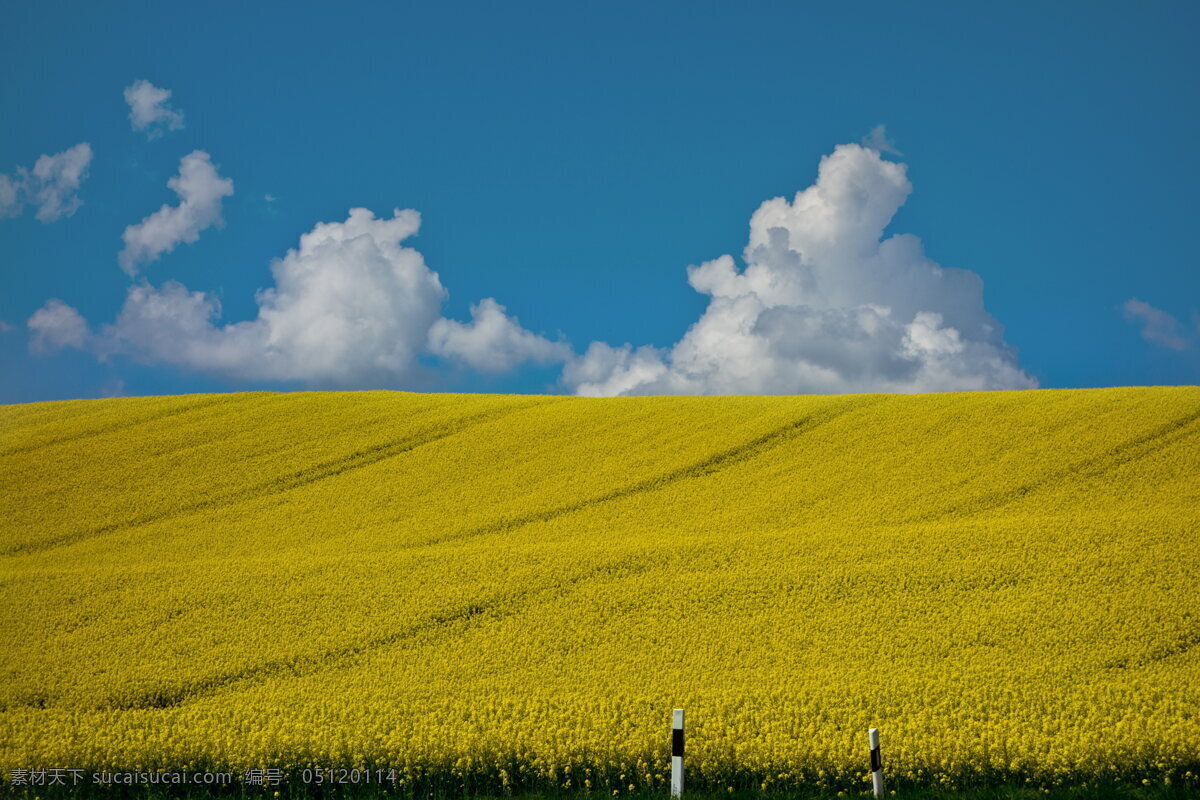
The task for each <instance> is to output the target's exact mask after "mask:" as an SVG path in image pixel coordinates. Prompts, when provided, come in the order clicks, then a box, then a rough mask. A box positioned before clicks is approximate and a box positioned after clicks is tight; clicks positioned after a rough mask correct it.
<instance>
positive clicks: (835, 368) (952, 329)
mask: <svg viewBox="0 0 1200 800" xmlns="http://www.w3.org/2000/svg"><path fill="white" fill-rule="evenodd" d="M911 190H912V185H911V184H910V183H909V181H908V178H907V177H906V175H905V167H904V165H903V164H898V163H894V162H890V161H886V160H884V159H883V158H881V157H880V153H879V151H878V150H877V149H873V148H869V147H863V146H859V145H855V144H846V145H841V146H839V147H837V148H836V149H835V150H834V152H833V153H832V154H830V155H828V156H826V157H825V158H823V159H822V160H821V165H820V169H819V172H818V177H817V182H816V183H815V184H814V185H813V186H811V187H809V188H807V189H805V190H804V191H802V192H799V193H798V194H797V195H796V196H795V198H794V199H793V200H792V201H791V202H788V201H787V200H786V199H785V198H782V197H778V198H775V199H773V200H768V201H767V202H765V203H763V204H762V205H761V206H760V207H759V208H758V210H757V211H756V212H755V213H754V215H753V217H752V218H751V220H750V241H749V243H748V244H747V245H746V248H745V251H744V253H743V259H744V262H745V265H746V266H745V268H744V269H741V270H739V268H738V266H737V264H736V263H735V262H734V259H733V258H732V257H731V256H728V255H724V256H721V257H720V258H717V259H715V260H713V261H709V262H706V263H703V264H700V265H699V266H693V267H690V268H689V269H688V282H689V283H690V284H691V286H692V288H694V289H695V290H696V291H698V292H702V293H704V294H707V295H709V297H710V298H711V299H710V301H709V304H708V307H707V308H706V310H705V311H704V313H703V314H702V315H701V317H700V318H699V319H698V320H697V321H696V322H695V323H693V324H692V326H691V327H690V328H689V329H688V331H687V332H686V333H685V334H684V336H683V338H682V339H680V340H679V341H678V342H677V343H676V344H674V345H673V346H671V347H669V348H664V349H660V348H654V347H650V346H643V347H639V348H636V349H635V348H633V347H632V346H630V345H628V344H626V345H624V346H622V347H612V346H610V345H608V344H605V343H603V342H594V343H592V345H591V346H590V347H589V348H588V349H587V351H586V353H584V355H583V356H581V357H578V358H575V359H573V360H572V361H571V362H570V363H568V364H567V366H566V368H565V369H564V371H563V382H564V384H565V385H566V386H567V387H568V388H570V389H572V390H574V391H575V392H576V393H578V394H582V395H592V396H604V395H618V394H802V393H843V392H877V391H878V392H924V391H950V390H970V389H1023V388H1033V387H1035V386H1037V382H1036V381H1035V380H1034V379H1033V378H1032V377H1031V376H1029V375H1027V374H1026V373H1025V372H1024V371H1022V370H1021V368H1020V366H1019V365H1018V363H1017V360H1016V357H1015V355H1014V353H1013V351H1012V350H1011V348H1009V347H1008V346H1007V345H1006V344H1005V342H1004V339H1003V331H1002V328H1001V326H1000V324H999V323H998V322H997V321H996V320H995V319H994V318H993V317H992V316H991V315H990V314H988V313H987V311H986V310H984V307H983V282H982V281H981V280H980V278H979V276H978V275H976V274H975V273H973V272H969V271H966V270H959V269H949V268H944V267H941V266H939V265H938V264H936V263H934V262H933V261H931V260H930V259H929V258H927V257H926V256H925V253H924V251H923V248H922V246H921V242H920V240H919V239H918V238H917V237H915V236H912V235H908V234H900V235H894V236H889V237H887V238H883V232H884V229H885V228H886V227H887V225H888V223H889V222H890V221H891V219H892V216H893V215H894V214H895V213H896V211H897V210H898V209H899V208H900V206H901V205H903V203H904V201H905V200H906V199H907V197H908V195H909V193H910V192H911Z"/></svg>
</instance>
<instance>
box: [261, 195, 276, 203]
mask: <svg viewBox="0 0 1200 800" xmlns="http://www.w3.org/2000/svg"><path fill="white" fill-rule="evenodd" d="M278 199H279V198H278V197H276V196H275V195H273V194H264V195H263V200H266V201H267V202H268V203H274V202H275V201H276V200H278Z"/></svg>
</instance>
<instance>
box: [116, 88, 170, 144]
mask: <svg viewBox="0 0 1200 800" xmlns="http://www.w3.org/2000/svg"><path fill="white" fill-rule="evenodd" d="M170 97H171V92H170V91H169V90H167V89H160V88H159V87H157V86H155V85H154V84H153V83H151V82H150V81H146V80H141V81H134V82H133V83H131V84H129V85H128V86H126V87H125V102H126V103H128V104H129V121H130V123H132V125H133V129H134V130H135V131H145V132H146V138H148V139H157V138H158V137H160V136H162V135H163V133H165V132H166V131H177V130H179V129H180V128H182V127H183V114H182V113H180V112H179V111H177V110H176V109H174V108H171V107H170V106H169V105H167V100H168V99H170Z"/></svg>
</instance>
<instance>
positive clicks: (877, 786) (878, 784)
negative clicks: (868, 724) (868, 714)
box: [870, 728, 883, 797]
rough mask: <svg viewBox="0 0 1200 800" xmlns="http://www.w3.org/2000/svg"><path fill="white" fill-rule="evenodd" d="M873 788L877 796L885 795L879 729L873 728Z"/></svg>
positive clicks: (871, 735)
mask: <svg viewBox="0 0 1200 800" xmlns="http://www.w3.org/2000/svg"><path fill="white" fill-rule="evenodd" d="M870 739H871V788H872V789H874V790H875V796H876V797H883V760H882V759H881V758H880V756H879V729H878V728H871V731H870Z"/></svg>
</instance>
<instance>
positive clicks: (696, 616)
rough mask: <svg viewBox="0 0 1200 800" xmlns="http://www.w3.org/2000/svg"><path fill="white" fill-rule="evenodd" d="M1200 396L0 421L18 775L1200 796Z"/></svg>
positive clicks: (757, 400) (365, 406) (196, 406)
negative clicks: (880, 785)
mask: <svg viewBox="0 0 1200 800" xmlns="http://www.w3.org/2000/svg"><path fill="white" fill-rule="evenodd" d="M1198 476H1200V389H1197V388H1194V387H1182V388H1130V389H1103V390H1063V391H1031V392H993V393H963V394H938V395H916V396H899V395H862V396H830V397H723V398H684V397H649V398H614V399H586V398H567V397H549V396H547V397H530V396H487V395H423V394H408V393H398V392H355V393H332V392H330V393H290V394H271V393H250V394H227V395H203V396H200V395H195V396H181V397H155V398H125V399H112V400H81V401H69V402H57V403H37V404H31V405H18V406H7V407H0V552H2V553H3V556H2V560H0V564H2V567H0V579H2V582H3V592H2V594H0V603H2V604H3V607H4V617H5V620H6V625H5V628H6V630H5V633H6V638H7V642H6V643H5V646H4V647H3V648H2V649H0V675H2V676H3V681H0V767H3V768H4V769H12V768H28V767H36V766H43V767H46V766H71V767H83V768H88V769H101V768H114V767H132V766H134V765H140V766H151V765H153V766H160V767H172V766H184V765H187V766H189V767H196V766H199V765H204V766H207V767H213V768H228V769H239V770H240V769H245V768H248V767H267V766H277V767H281V768H288V769H293V770H295V769H301V768H303V767H314V766H315V767H349V766H371V765H374V766H379V765H383V766H386V767H388V768H389V769H390V768H395V769H397V770H398V773H397V774H398V775H399V776H400V778H401V779H402V780H403V781H404V782H405V784H406V785H407V786H410V787H419V786H427V785H434V784H437V785H442V786H446V785H450V786H457V785H460V784H461V785H467V786H473V787H476V788H484V789H489V790H497V791H499V790H502V789H503V788H504V787H512V786H518V787H519V786H529V787H539V786H542V787H547V786H556V787H564V786H565V787H567V788H577V787H584V788H597V789H599V788H603V789H604V790H605V792H606V794H611V793H612V792H613V791H614V790H615V791H616V792H620V793H625V792H626V791H629V790H631V789H636V788H639V787H647V786H661V785H663V781H664V780H665V776H666V774H667V772H666V771H667V769H668V766H669V764H668V760H667V758H666V754H667V748H668V745H669V736H668V734H669V731H668V728H669V725H670V712H671V709H672V708H674V707H682V708H686V709H687V711H688V723H689V728H688V758H689V761H688V768H689V774H690V778H689V779H690V780H696V781H700V782H701V783H706V784H709V785H714V786H718V785H721V786H723V785H725V784H729V785H734V783H735V782H736V783H737V785H742V786H747V785H753V786H763V787H767V788H769V787H771V786H788V785H793V784H796V783H810V784H818V785H822V786H827V787H831V788H837V787H852V788H855V789H856V790H860V789H861V788H862V786H863V784H862V783H861V780H862V778H863V776H864V774H865V772H866V730H867V728H868V727H869V726H877V727H878V728H880V730H881V732H882V737H883V742H884V745H883V746H884V762H885V766H886V769H887V770H888V773H889V775H890V776H892V777H894V778H898V779H900V780H901V781H911V782H915V783H929V784H962V783H969V782H972V781H991V780H1004V781H1013V780H1016V781H1025V780H1029V781H1033V782H1038V783H1041V784H1045V785H1051V784H1054V783H1056V782H1060V783H1061V782H1064V781H1087V780H1095V779H1109V778H1112V779H1121V780H1125V779H1133V780H1142V779H1146V780H1154V781H1161V780H1164V779H1171V780H1177V781H1178V780H1191V779H1192V778H1188V777H1186V776H1187V773H1188V772H1189V771H1190V772H1191V773H1200V756H1198V755H1197V751H1196V749H1195V732H1196V725H1197V722H1198V720H1200V646H1198V645H1200V602H1198V599H1197V597H1198V591H1200V548H1197V542H1198V541H1200V478H1198Z"/></svg>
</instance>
